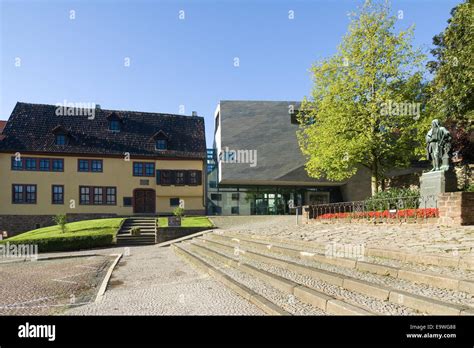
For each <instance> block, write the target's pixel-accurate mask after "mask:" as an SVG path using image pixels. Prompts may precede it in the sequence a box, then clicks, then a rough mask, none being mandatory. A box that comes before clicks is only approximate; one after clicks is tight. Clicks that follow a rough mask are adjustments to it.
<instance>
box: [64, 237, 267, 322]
mask: <svg viewBox="0 0 474 348" xmlns="http://www.w3.org/2000/svg"><path fill="white" fill-rule="evenodd" d="M115 251H120V252H122V253H124V257H123V258H122V259H121V261H120V262H119V264H118V265H117V267H116V268H115V270H114V272H113V274H112V278H111V280H110V282H109V287H108V288H107V291H106V293H105V296H104V298H103V299H102V301H100V302H97V303H91V304H88V305H85V306H81V307H76V308H73V309H71V310H69V311H67V312H66V313H65V314H70V315H263V314H264V313H263V312H262V311H261V310H260V309H258V308H257V307H256V306H254V305H253V304H251V303H250V302H247V301H246V300H245V299H243V298H241V297H240V296H238V295H236V294H234V293H233V292H232V291H231V290H229V289H227V288H226V287H225V286H224V285H222V284H220V283H219V282H217V281H215V280H213V279H212V278H210V277H209V276H208V275H204V274H203V273H202V272H200V271H199V272H198V271H196V270H194V269H193V268H192V267H191V266H189V265H188V264H187V263H185V262H184V261H182V260H181V259H180V258H179V257H178V256H176V255H175V254H174V252H173V251H172V250H171V249H170V248H169V247H165V248H160V247H157V246H139V247H129V248H121V249H120V250H119V249H117V250H115ZM108 252H109V253H110V252H111V251H110V249H108ZM127 255H128V256H127Z"/></svg>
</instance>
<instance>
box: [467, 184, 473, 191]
mask: <svg viewBox="0 0 474 348" xmlns="http://www.w3.org/2000/svg"><path fill="white" fill-rule="evenodd" d="M466 192H474V184H471V185H469V186H468V187H467V188H466Z"/></svg>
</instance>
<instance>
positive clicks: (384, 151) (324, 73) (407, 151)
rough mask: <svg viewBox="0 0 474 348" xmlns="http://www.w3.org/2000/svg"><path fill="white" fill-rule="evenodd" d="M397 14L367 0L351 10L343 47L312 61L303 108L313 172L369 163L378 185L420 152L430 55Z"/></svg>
mask: <svg viewBox="0 0 474 348" xmlns="http://www.w3.org/2000/svg"><path fill="white" fill-rule="evenodd" d="M396 21H397V18H396V17H395V16H392V15H390V6H389V4H388V3H383V4H380V3H372V2H371V1H367V2H366V3H365V4H364V5H363V7H362V8H360V9H359V11H358V12H357V13H352V14H351V22H350V25H349V29H348V32H347V34H346V35H345V36H344V37H343V40H342V43H341V44H340V45H339V47H338V50H337V53H336V54H335V55H334V56H332V57H329V58H327V59H324V60H322V61H320V62H318V63H316V64H314V65H313V66H312V68H311V72H312V77H313V82H314V85H313V89H312V93H311V97H310V98H305V99H304V100H303V103H302V106H301V109H300V112H299V114H298V120H299V123H300V127H299V130H298V140H299V144H300V148H301V150H302V152H303V154H304V155H305V156H306V157H307V163H306V170H307V172H308V174H309V175H310V176H312V177H321V176H325V177H326V178H327V179H329V180H344V179H347V178H349V177H351V176H352V175H354V174H355V173H356V171H357V170H358V168H360V167H366V168H368V169H369V170H370V172H371V173H372V192H373V193H375V192H377V190H378V183H380V180H381V179H382V178H383V175H384V173H385V172H386V171H387V170H388V169H390V168H393V167H398V166H405V165H408V164H409V162H410V160H411V159H412V158H413V157H414V155H415V151H416V149H417V148H418V147H419V144H418V143H416V142H415V141H414V139H415V138H416V137H417V135H416V133H417V126H418V125H419V123H420V122H421V121H422V119H423V112H422V111H423V109H424V104H425V93H424V92H425V88H424V81H423V73H422V66H423V60H424V55H423V54H421V52H420V51H419V50H417V49H414V48H413V47H412V45H411V39H412V35H413V27H410V28H408V29H407V30H403V31H400V32H398V33H395V29H394V26H395V22H396ZM417 103H418V104H417ZM388 105H391V107H390V108H389V107H388ZM410 108H414V109H413V110H411V111H410V110H408V109H410ZM418 108H419V109H418ZM417 110H418V112H417Z"/></svg>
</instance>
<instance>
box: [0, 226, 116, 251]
mask: <svg viewBox="0 0 474 348" xmlns="http://www.w3.org/2000/svg"><path fill="white" fill-rule="evenodd" d="M122 221H123V218H112V219H96V220H85V221H78V222H70V223H68V224H66V232H65V233H62V232H61V227H59V226H57V225H55V226H49V227H43V228H39V229H36V230H32V231H29V232H25V233H22V234H19V235H17V236H14V237H11V238H7V239H5V240H3V241H1V242H0V243H7V242H8V243H14V244H37V245H38V249H39V251H62V250H80V249H88V248H94V247H100V246H107V245H111V244H113V243H114V242H115V237H116V234H117V231H118V228H119V226H120V224H121V222H122Z"/></svg>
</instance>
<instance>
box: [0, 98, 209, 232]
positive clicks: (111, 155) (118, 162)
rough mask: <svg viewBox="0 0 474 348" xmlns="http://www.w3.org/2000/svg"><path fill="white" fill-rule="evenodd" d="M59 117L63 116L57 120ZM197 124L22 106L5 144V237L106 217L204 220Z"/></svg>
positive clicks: (0, 224)
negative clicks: (60, 217)
mask: <svg viewBox="0 0 474 348" xmlns="http://www.w3.org/2000/svg"><path fill="white" fill-rule="evenodd" d="M58 111H61V112H58ZM205 165H206V142H205V130H204V119H203V118H202V117H199V116H183V115H170V114H161V113H149V112H135V111H118V110H105V109H101V108H100V107H95V108H92V109H80V108H65V110H60V109H59V107H57V106H54V105H40V104H27V103H17V104H16V106H15V108H14V110H13V112H12V114H11V116H10V118H9V120H8V122H7V124H6V125H5V128H4V130H3V132H2V135H1V136H0V193H1V194H0V230H7V231H9V232H12V233H18V232H23V231H26V230H29V229H33V228H37V227H40V226H45V225H50V224H52V221H51V220H52V219H51V218H52V217H53V216H54V215H56V214H67V216H68V218H69V220H81V219H88V218H93V217H104V216H129V215H134V214H135V215H137V214H139V215H141V214H149V215H158V214H160V215H161V214H163V215H166V214H171V213H172V211H173V209H174V208H175V207H177V206H178V205H179V204H180V202H181V204H184V208H185V210H186V213H187V214H204V213H205V184H204V181H205V177H203V175H202V173H203V171H204V170H205Z"/></svg>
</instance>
